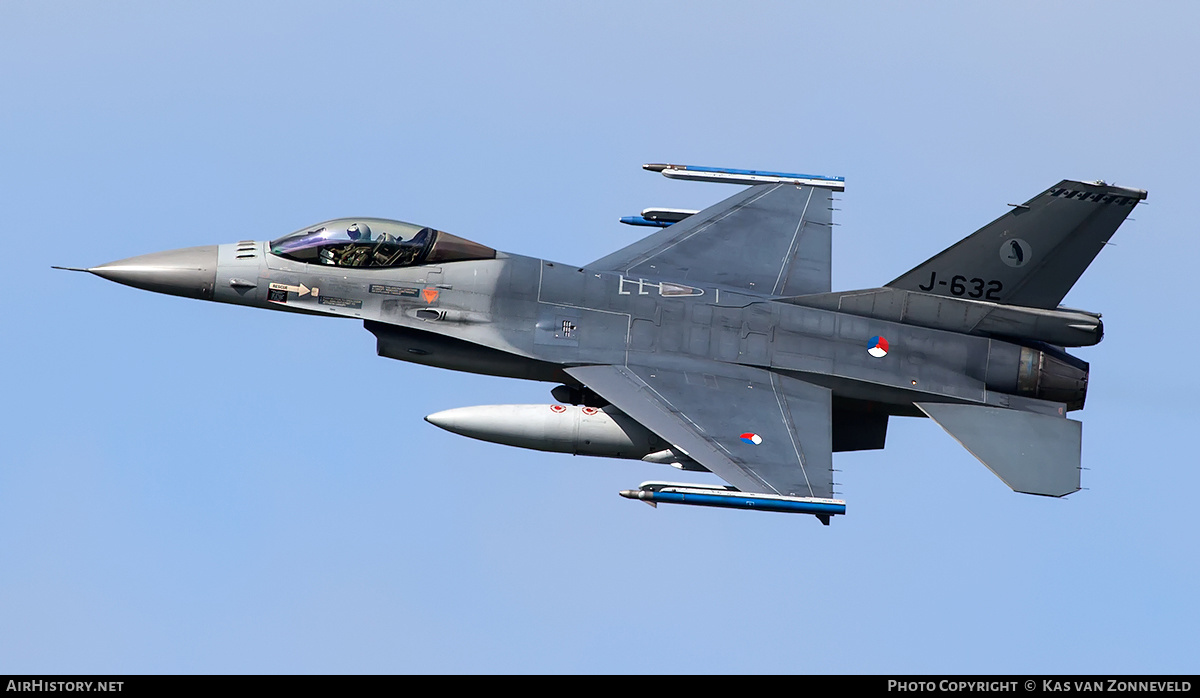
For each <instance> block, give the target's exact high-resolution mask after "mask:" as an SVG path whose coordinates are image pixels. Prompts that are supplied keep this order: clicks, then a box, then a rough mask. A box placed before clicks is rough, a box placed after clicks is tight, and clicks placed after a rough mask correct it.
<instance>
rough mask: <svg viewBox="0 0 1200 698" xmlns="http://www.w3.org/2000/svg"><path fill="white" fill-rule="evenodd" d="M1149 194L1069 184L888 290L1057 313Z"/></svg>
mask: <svg viewBox="0 0 1200 698" xmlns="http://www.w3.org/2000/svg"><path fill="white" fill-rule="evenodd" d="M1145 198H1146V192H1145V191H1144V190H1141V189H1125V188H1122V187H1115V186H1111V185H1107V184H1105V183H1104V182H1073V181H1071V180H1063V181H1061V182H1059V183H1058V184H1056V185H1054V186H1053V187H1051V188H1050V189H1047V190H1046V191H1044V192H1042V193H1041V194H1039V195H1037V196H1035V197H1033V198H1032V199H1030V200H1029V201H1027V202H1025V203H1024V204H1021V205H1019V206H1014V207H1013V210H1012V211H1009V212H1008V213H1006V214H1004V215H1003V216H1000V217H999V218H997V219H996V220H994V221H992V222H991V223H989V224H987V225H985V226H984V227H982V228H980V229H979V230H977V231H975V232H974V233H972V234H971V235H970V236H968V237H966V238H964V239H963V240H961V241H959V242H958V243H956V244H955V245H954V246H952V247H950V248H948V249H946V250H945V251H943V252H941V253H939V254H938V255H936V256H935V257H933V258H932V259H930V260H929V261H927V262H925V263H924V264H921V265H920V266H918V267H916V268H915V269H913V270H912V271H910V272H908V273H907V274H904V275H903V276H901V277H900V278H898V279H896V280H895V281H892V282H891V283H889V284H887V286H888V287H891V288H898V289H904V290H908V291H922V292H924V293H933V294H937V295H942V296H958V297H962V298H977V299H982V300H990V301H997V302H1000V303H1007V304H1009V305H1023V306H1027V307H1032V308H1055V307H1058V304H1059V303H1060V302H1062V299H1063V297H1064V296H1066V295H1067V291H1069V290H1071V287H1072V286H1074V285H1075V282H1076V281H1078V280H1079V277H1080V276H1082V275H1083V272H1084V270H1085V269H1087V267H1088V265H1089V264H1091V263H1092V260H1093V259H1095V258H1096V255H1097V254H1099V253H1100V249H1101V248H1102V247H1104V243H1106V242H1108V240H1109V238H1110V237H1112V235H1113V233H1115V232H1116V230H1117V228H1118V227H1120V225H1121V223H1122V222H1124V220H1125V218H1126V217H1127V216H1129V213H1130V211H1132V210H1133V207H1134V206H1136V205H1137V203H1138V202H1139V201H1141V200H1143V199H1145Z"/></svg>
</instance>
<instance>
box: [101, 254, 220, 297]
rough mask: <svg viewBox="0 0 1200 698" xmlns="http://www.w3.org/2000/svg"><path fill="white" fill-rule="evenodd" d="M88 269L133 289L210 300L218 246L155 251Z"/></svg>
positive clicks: (214, 277)
mask: <svg viewBox="0 0 1200 698" xmlns="http://www.w3.org/2000/svg"><path fill="white" fill-rule="evenodd" d="M88 271H90V272H91V273H93V274H95V275H96V276H99V277H103V278H105V279H108V280H109V281H116V282H117V283H119V284H125V285H126V286H133V287H134V288H141V289H145V290H147V291H154V292H155V293H167V294H170V295H172V296H184V297H187V298H200V299H202V300H206V301H210V300H212V298H213V287H214V286H216V283H217V246H216V245H206V246H204V247H188V248H184V249H182V250H168V251H166V252H154V253H151V254H144V255H141V256H139V257H130V258H129V259H122V260H120V261H118V262H109V263H108V264H101V265H100V266H98V267H92V268H91V269H88Z"/></svg>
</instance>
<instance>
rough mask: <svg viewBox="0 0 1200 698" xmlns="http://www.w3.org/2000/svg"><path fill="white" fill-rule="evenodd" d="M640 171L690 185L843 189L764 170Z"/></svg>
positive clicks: (663, 167) (654, 167)
mask: <svg viewBox="0 0 1200 698" xmlns="http://www.w3.org/2000/svg"><path fill="white" fill-rule="evenodd" d="M642 169H645V170H649V171H651V172H661V173H662V174H663V176H664V177H670V178H671V179H685V180H690V181H693V182H720V183H722V184H795V185H797V186H801V185H802V186H809V187H821V188H824V189H832V190H834V191H844V190H845V189H846V178H845V177H830V176H827V175H814V174H798V173H791V172H769V171H766V170H739V169H734V168H730V167H704V166H701V165H675V164H671V163H661V162H651V163H646V164H645V165H642Z"/></svg>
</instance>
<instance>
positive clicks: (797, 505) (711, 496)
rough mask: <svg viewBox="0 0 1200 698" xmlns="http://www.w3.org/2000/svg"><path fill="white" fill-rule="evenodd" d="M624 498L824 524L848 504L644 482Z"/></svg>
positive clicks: (698, 486)
mask: <svg viewBox="0 0 1200 698" xmlns="http://www.w3.org/2000/svg"><path fill="white" fill-rule="evenodd" d="M621 496H622V497H625V498H626V499H640V500H641V501H643V502H646V503H647V504H650V505H652V506H655V505H657V504H658V503H659V502H663V503H667V504H691V505H693V506H702V507H722V508H725V509H755V510H758V511H778V512H785V513H791V514H815V515H817V516H819V517H821V520H822V521H824V522H827V521H828V517H830V516H835V515H840V514H845V513H846V502H845V501H843V500H841V499H822V498H819V497H789V496H786V495H779V494H763V493H759V492H741V491H739V490H736V489H734V488H732V487H718V486H714V485H692V484H687V483H682V482H643V483H642V484H641V486H640V487H639V488H638V489H636V490H622V491H621Z"/></svg>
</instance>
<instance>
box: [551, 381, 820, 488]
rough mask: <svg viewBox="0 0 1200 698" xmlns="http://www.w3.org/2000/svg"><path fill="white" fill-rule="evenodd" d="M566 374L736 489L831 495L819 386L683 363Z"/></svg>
mask: <svg viewBox="0 0 1200 698" xmlns="http://www.w3.org/2000/svg"><path fill="white" fill-rule="evenodd" d="M566 371H567V373H569V374H570V375H571V376H572V377H574V378H575V379H577V380H579V381H580V382H582V383H583V384H584V385H586V386H587V387H589V388H591V389H592V390H593V391H595V392H596V393H598V394H599V395H601V396H602V397H603V398H604V399H606V400H608V401H609V402H611V403H612V404H613V405H615V406H616V407H617V408H618V409H620V410H621V411H622V412H624V413H625V414H627V415H629V416H630V417H632V418H633V419H635V420H637V421H638V422H640V423H641V424H642V425H643V426H645V427H646V428H647V429H650V430H651V431H653V432H654V433H656V434H658V435H659V436H660V437H662V438H663V439H664V440H666V441H667V442H669V443H671V444H672V445H674V446H675V447H676V448H677V449H678V450H680V451H683V452H684V453H686V455H688V456H689V457H691V458H692V459H693V460H695V461H696V462H698V463H700V464H701V465H703V466H704V467H706V468H708V469H709V470H711V471H712V472H713V473H715V474H716V475H717V476H719V477H720V478H722V479H723V480H725V481H726V482H728V483H729V484H731V485H733V486H734V487H736V488H738V489H739V490H741V491H743V492H759V493H766V494H780V495H787V496H796V497H823V498H829V497H832V495H833V470H832V466H833V437H832V424H833V421H832V417H831V402H830V391H829V389H828V388H823V387H820V386H816V385H812V384H810V383H806V382H804V381H801V380H797V379H794V378H788V377H786V376H781V375H779V374H776V373H773V372H771V371H766V370H763V369H760V368H753V367H749V366H737V365H733V364H724V363H720V362H716V361H705V360H692V359H688V360H686V361H684V362H681V363H679V364H678V365H676V366H674V367H672V368H661V367H652V366H634V365H629V366H579V367H575V368H568V369H566ZM756 442H757V443H756Z"/></svg>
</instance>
